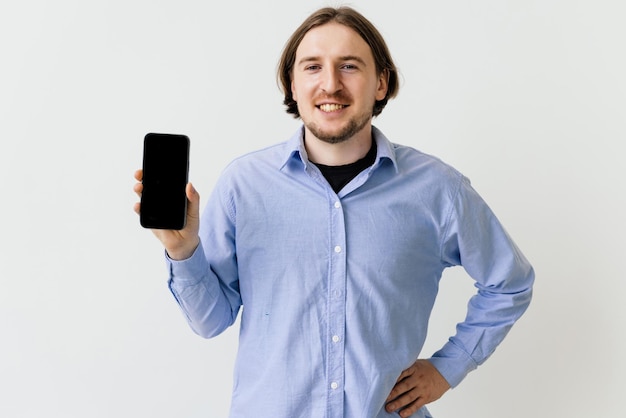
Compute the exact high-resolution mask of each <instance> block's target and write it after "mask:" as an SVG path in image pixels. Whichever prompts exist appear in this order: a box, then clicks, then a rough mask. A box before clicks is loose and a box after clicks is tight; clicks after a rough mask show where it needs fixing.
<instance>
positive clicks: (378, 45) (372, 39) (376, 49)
mask: <svg viewBox="0 0 626 418" xmlns="http://www.w3.org/2000/svg"><path fill="white" fill-rule="evenodd" d="M331 23H335V24H339V25H343V26H346V27H347V28H350V29H351V30H352V31H354V32H356V33H357V34H358V35H359V36H360V37H361V38H362V39H363V41H365V43H366V44H367V45H368V46H369V49H370V51H371V54H372V56H373V59H374V64H375V71H376V74H377V75H378V76H380V77H383V78H384V80H385V83H386V94H385V95H384V97H382V98H380V99H377V100H375V102H374V105H373V108H372V114H371V116H378V115H379V114H380V113H381V112H382V110H383V108H384V107H385V105H386V104H387V101H388V100H389V99H391V98H393V97H395V96H396V94H397V93H398V87H399V85H398V73H397V69H396V66H395V64H394V63H393V60H392V58H391V54H390V53H389V49H388V48H387V44H386V43H385V40H384V39H383V37H382V35H381V34H380V33H379V32H378V30H377V29H376V28H375V27H374V25H373V24H372V23H371V22H370V21H369V20H367V19H366V18H365V17H364V16H362V15H361V14H360V13H358V12H357V11H355V10H354V9H352V8H349V7H339V8H331V7H327V8H323V9H320V10H318V11H316V12H314V13H313V14H312V15H310V16H309V17H308V18H307V19H306V20H305V21H304V22H303V23H302V24H301V25H300V27H299V28H298V29H297V30H296V31H295V32H294V33H293V35H292V36H291V38H290V39H289V40H288V41H287V44H286V45H285V48H284V50H283V54H282V56H281V59H280V62H279V65H278V78H279V80H280V84H281V88H282V90H283V93H284V95H285V98H284V101H283V103H284V104H285V105H286V106H287V113H290V114H293V115H294V117H296V118H299V117H301V114H300V111H299V109H298V103H297V101H296V100H295V99H294V94H293V88H294V86H293V79H294V74H293V71H294V67H295V65H296V54H297V51H298V47H299V46H300V44H301V42H302V40H303V39H304V37H305V36H306V35H307V34H308V33H309V31H311V30H312V29H315V28H318V27H320V26H323V25H327V24H331Z"/></svg>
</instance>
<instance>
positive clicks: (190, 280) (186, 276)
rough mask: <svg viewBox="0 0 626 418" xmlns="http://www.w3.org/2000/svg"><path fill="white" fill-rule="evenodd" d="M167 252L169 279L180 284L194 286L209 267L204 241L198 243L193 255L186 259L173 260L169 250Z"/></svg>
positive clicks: (166, 260)
mask: <svg viewBox="0 0 626 418" xmlns="http://www.w3.org/2000/svg"><path fill="white" fill-rule="evenodd" d="M164 253H165V262H166V264H167V270H168V271H169V280H170V281H174V282H176V283H177V284H179V285H183V286H193V285H195V284H198V283H199V282H200V281H201V280H202V277H204V276H205V275H206V271H207V269H208V268H209V265H208V262H207V259H206V257H205V256H204V250H203V248H202V242H200V243H199V244H198V247H196V249H195V251H194V252H193V254H192V255H191V257H189V258H186V259H184V260H172V259H171V258H170V257H169V255H168V254H167V251H165V252H164Z"/></svg>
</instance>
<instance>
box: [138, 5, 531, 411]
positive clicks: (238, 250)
mask: <svg viewBox="0 0 626 418" xmlns="http://www.w3.org/2000/svg"><path fill="white" fill-rule="evenodd" d="M279 78H280V80H281V83H282V86H283V89H284V93H285V105H287V111H288V112H289V113H291V114H293V115H295V116H296V117H300V118H301V119H302V121H303V125H304V126H303V127H302V129H300V130H298V132H296V134H295V135H294V136H293V137H292V138H291V139H290V140H289V141H287V142H284V143H280V144H278V145H276V146H273V147H269V148H267V149H264V150H261V151H257V152H254V153H251V154H248V155H245V156H243V157H241V158H238V159H236V160H235V161H233V162H232V163H231V164H230V165H229V166H228V167H227V168H226V169H225V171H224V173H223V175H222V176H221V178H220V180H219V181H218V183H217V185H216V187H215V190H214V191H213V193H212V196H211V198H210V199H209V201H208V203H207V206H206V208H205V211H204V213H203V216H202V218H200V216H199V202H200V198H199V195H198V193H197V192H196V191H195V190H194V189H193V187H192V186H191V185H188V187H187V196H188V199H189V212H188V221H187V226H186V227H185V229H184V230H182V231H154V233H155V234H156V236H157V237H158V238H159V239H160V240H161V242H162V243H163V245H164V246H165V249H166V251H167V259H168V263H169V271H170V282H169V285H170V289H171V291H172V293H173V295H174V296H175V298H176V301H177V302H178V304H179V305H180V307H181V309H182V310H183V312H184V313H185V315H186V318H187V320H188V322H189V325H190V326H191V328H192V329H193V330H194V331H195V332H196V333H198V334H199V335H201V336H204V337H212V336H215V335H217V334H219V333H221V332H222V331H223V330H224V329H226V328H227V327H228V326H230V325H232V324H233V322H234V321H235V318H236V317H237V315H238V313H239V310H240V308H241V307H243V310H242V318H241V330H240V341H239V352H238V356H237V362H236V370H235V376H234V388H233V397H232V403H231V417H237V418H239V417H244V418H250V417H268V418H269V417H271V418H274V417H285V418H292V417H310V418H321V417H327V418H335V417H354V418H364V417H387V416H401V417H428V416H430V414H429V413H428V411H427V409H426V408H425V407H424V405H426V404H427V403H429V402H432V401H434V400H436V399H438V398H439V397H441V396H442V395H443V394H444V392H446V390H448V389H449V388H450V387H454V386H456V385H458V384H459V383H460V382H461V380H462V379H463V378H464V377H465V376H466V375H467V373H469V372H470V371H471V370H473V369H475V368H476V367H477V365H479V364H481V363H482V362H483V361H485V360H486V359H487V357H488V356H489V355H490V354H491V353H492V352H493V351H494V349H495V348H496V346H497V345H498V344H499V343H500V342H501V341H502V339H503V338H504V336H505V335H506V333H507V332H508V330H509V329H510V327H511V326H512V325H513V323H514V322H515V321H516V320H517V319H518V318H519V317H520V315H521V314H522V313H523V312H524V311H525V309H526V307H527V306H528V303H529V302H530V298H531V288H532V282H533V278H534V273H533V270H532V267H531V266H530V265H529V263H528V262H527V261H526V259H525V258H524V256H523V255H522V254H521V252H520V251H519V250H518V249H517V247H516V246H515V244H514V243H513V242H512V240H511V239H510V238H509V236H508V235H507V234H506V232H505V231H504V229H503V228H502V226H501V225H500V223H499V222H498V220H497V219H496V217H495V216H494V215H493V213H492V212H491V210H490V209H489V208H488V206H487V205H486V204H485V202H484V201H483V200H482V199H481V198H480V197H479V196H478V194H477V193H476V192H475V191H474V190H473V189H472V188H471V186H470V184H469V181H468V180H467V179H466V178H465V177H463V176H462V175H461V174H460V173H458V172H457V171H456V170H454V169H453V168H451V167H449V166H448V165H446V164H444V163H442V162H441V161H439V160H438V159H436V158H433V157H431V156H428V155H425V154H423V153H420V152H418V151H416V150H414V149H411V148H408V147H405V146H401V145H396V144H393V143H391V142H390V141H389V140H388V139H387V138H386V137H385V136H384V135H383V134H382V132H380V131H379V130H378V129H376V128H374V127H373V126H372V118H373V117H374V116H376V115H378V114H379V113H380V112H381V111H382V110H383V108H384V107H385V104H386V103H387V100H388V99H389V98H392V97H394V96H395V94H396V93H397V89H398V84H397V73H396V68H395V66H394V64H393V61H392V59H391V57H390V55H389V52H388V49H387V47H386V45H385V42H384V40H383V39H382V37H381V35H380V34H379V32H378V31H377V30H376V29H375V28H374V26H372V24H371V23H370V22H369V21H368V20H366V19H365V18H364V17H363V16H362V15H360V14H359V13H357V12H356V11H354V10H353V9H350V8H346V7H341V8H338V9H334V8H324V9H321V10H319V11H317V12H315V13H313V14H312V15H311V16H310V17H309V18H308V19H307V20H306V21H305V22H304V23H303V24H302V25H301V26H300V28H298V29H297V30H296V32H295V33H294V34H293V35H292V37H291V39H290V40H289V41H288V43H287V45H286V47H285V49H284V52H283V56H282V58H281V61H280V65H279ZM141 177H142V173H141V171H139V172H137V173H136V178H137V180H139V181H140V180H141ZM141 190H142V187H141V184H137V185H136V186H135V191H136V192H137V193H139V194H140V193H141ZM135 210H136V211H137V212H139V210H140V207H139V204H137V205H136V207H135ZM453 265H463V267H464V268H465V270H466V271H467V272H468V273H469V275H470V276H471V277H472V278H473V279H474V280H475V281H476V286H477V288H478V292H477V294H476V295H475V296H474V297H473V298H472V299H471V301H470V303H469V308H468V313H467V318H466V320H465V321H464V322H463V323H462V324H459V326H458V328H457V334H456V335H455V336H453V337H452V338H450V340H449V341H448V342H446V343H445V344H444V346H443V347H442V348H441V350H439V351H438V352H437V353H435V354H434V355H433V356H432V357H430V358H429V359H418V356H419V354H420V350H421V348H422V345H423V343H424V340H425V338H426V328H427V324H428V319H429V315H430V312H431V309H432V306H433V304H434V301H435V297H436V295H437V289H438V283H439V279H440V277H441V274H442V271H443V270H444V269H445V268H446V267H449V266H453ZM416 359H417V360H416Z"/></svg>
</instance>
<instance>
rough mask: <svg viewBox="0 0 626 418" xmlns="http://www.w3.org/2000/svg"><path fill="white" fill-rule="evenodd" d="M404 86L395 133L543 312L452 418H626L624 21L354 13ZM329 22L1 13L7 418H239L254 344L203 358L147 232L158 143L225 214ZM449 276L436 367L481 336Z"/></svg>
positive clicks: (587, 9)
mask: <svg viewBox="0 0 626 418" xmlns="http://www.w3.org/2000/svg"><path fill="white" fill-rule="evenodd" d="M351 4H352V5H354V6H355V7H357V8H358V9H359V10H360V11H362V12H363V13H364V14H365V15H366V16H368V17H370V18H371V20H372V21H373V22H374V23H375V24H376V25H377V26H378V27H379V29H380V30H381V32H382V33H383V34H384V35H385V36H386V38H387V41H388V43H389V45H390V48H391V50H392V53H393V54H394V56H395V59H396V61H397V64H398V65H399V67H400V69H401V71H402V74H403V85H402V89H401V93H400V96H399V97H398V98H397V99H396V100H395V101H393V102H391V103H390V104H389V106H388V107H387V109H386V110H385V111H384V112H383V114H382V115H381V116H380V117H379V118H378V120H377V121H376V122H375V123H376V125H378V126H379V127H380V128H382V129H383V130H384V131H385V132H386V133H387V135H388V136H389V137H390V138H391V139H392V140H394V141H395V142H400V143H404V144H408V145H412V146H414V147H416V148H419V149H421V150H423V151H426V152H429V153H432V154H435V155H437V156H439V157H441V158H442V159H443V160H445V161H447V162H449V163H451V164H452V165H454V166H456V167H457V168H458V169H459V170H461V171H462V172H464V173H465V174H466V175H467V176H468V177H470V178H471V179H472V181H473V184H474V186H475V187H476V188H477V189H478V191H479V192H480V193H481V194H482V195H483V196H484V197H485V199H486V200H487V201H488V202H489V203H490V204H491V206H492V207H493V209H494V210H495V211H496V213H497V214H498V215H499V217H500V218H501V219H502V221H503V222H504V223H505V225H506V226H507V228H508V229H509V232H510V233H511V234H512V235H513V237H514V238H515V239H516V241H517V243H518V244H519V246H520V247H521V248H522V249H523V250H524V252H525V253H526V255H527V256H528V258H529V259H530V260H531V261H532V262H533V264H534V265H535V267H536V271H537V285H536V296H535V299H534V301H533V304H532V306H531V308H530V310H529V311H528V313H527V315H526V316H525V317H523V319H522V320H521V321H520V322H519V323H518V325H517V326H516V327H515V328H514V329H513V331H512V332H511V334H510V335H509V338H508V339H507V340H506V341H505V342H504V343H503V344H502V346H501V347H500V348H499V349H498V351H497V352H496V354H495V355H494V356H493V357H492V358H491V359H490V360H489V361H488V362H487V363H486V364H485V365H484V366H483V367H481V368H479V369H478V370H477V371H475V372H474V373H472V374H471V375H470V376H469V377H468V378H467V380H466V381H465V382H464V383H463V384H462V385H461V386H460V387H458V388H457V389H455V390H453V391H451V392H449V393H448V394H447V395H446V396H445V397H444V398H443V399H442V400H440V401H438V402H437V403H435V404H434V405H432V407H431V410H432V411H433V412H434V413H436V416H437V417H438V418H444V417H464V418H473V417H481V418H485V417H494V418H501V417H503V416H506V417H508V418H518V417H519V418H521V417H530V416H533V417H549V418H554V417H566V416H567V417H585V416H593V417H602V418H613V417H615V418H617V417H623V416H624V411H625V410H626V408H624V407H623V406H622V405H623V399H622V397H623V392H624V384H623V375H624V374H625V373H626V364H625V360H624V355H623V353H624V352H626V343H625V340H624V328H625V327H624V324H625V319H626V306H625V304H624V303H623V302H622V298H623V295H624V294H625V290H626V284H625V280H623V279H624V272H623V267H622V262H623V259H624V250H626V245H625V244H624V236H625V235H626V221H624V214H625V213H626V200H625V197H624V192H625V188H624V183H623V180H624V176H625V174H626V170H625V168H624V166H625V164H624V163H623V156H622V155H621V154H620V151H621V149H622V148H623V143H624V139H625V136H626V124H625V116H626V100H625V97H626V82H625V76H624V74H626V54H624V40H625V39H626V29H624V24H623V22H624V17H625V12H626V6H624V3H623V2H621V1H619V0H615V1H610V0H578V1H577V0H541V1H539V0H528V1H523V2H522V1H513V0H500V1H496V0H475V1H471V2H468V1H464V0H450V1H429V2H428V1H405V2H400V1H392V0H386V1H380V0H369V1H353V2H352V3H351ZM323 5H326V3H322V2H320V3H317V2H295V1H290V0H281V1H274V2H270V1H255V0H246V1H239V2H222V3H219V4H216V3H215V2H208V1H186V0H179V1H158V2H157V1H148V0H143V1H121V0H109V1H98V2H96V1H93V2H86V1H78V0H58V1H55V2H52V1H44V0H34V1H29V2H8V1H7V2H4V3H3V4H2V5H1V6H0V54H1V64H0V137H1V141H2V142H1V148H0V196H2V200H1V204H0V214H1V218H0V219H1V221H2V233H1V237H2V238H1V239H0V281H1V283H0V338H1V340H0V341H1V342H0V416H2V417H27V418H31V417H71V418H73V417H81V418H82V417H94V418H99V417H154V418H158V417H173V416H176V417H190V418H192V417H224V416H226V413H227V410H228V404H229V394H230V386H231V369H232V364H233V359H234V351H235V350H236V346H237V342H236V341H237V330H236V329H235V328H233V329H231V330H229V331H227V332H226V333H225V334H223V335H221V336H219V337H218V338H215V339H213V340H202V339H200V338H199V337H196V336H195V335H194V334H193V333H192V332H191V331H190V330H189V329H188V328H187V325H186V324H185V321H184V319H183V317H182V315H180V313H179V311H178V308H177V306H176V305H175V303H174V300H173V299H172V297H170V295H169V293H168V289H167V287H166V274H165V271H164V268H163V267H164V265H163V261H162V252H161V251H162V250H161V248H160V246H159V244H158V242H157V241H156V240H155V239H154V238H153V237H152V236H151V234H150V233H149V232H148V231H145V230H143V229H141V228H140V227H139V222H138V219H137V217H136V215H135V214H134V213H133V212H132V205H133V203H134V202H135V200H136V197H135V196H134V194H133V193H132V191H131V189H132V185H133V183H134V180H133V179H132V173H133V171H134V170H135V169H136V168H138V167H139V166H140V163H141V141H142V138H143V135H144V134H145V133H146V132H148V131H162V132H180V133H185V134H187V135H189V136H190V137H191V139H192V153H193V154H192V161H191V164H192V168H191V177H192V180H193V181H194V183H195V184H196V187H197V188H198V189H199V190H200V192H201V194H202V195H203V197H204V198H206V197H207V196H208V194H209V192H210V190H211V188H212V186H213V184H214V182H215V180H216V177H217V175H218V174H219V172H220V171H221V169H222V168H223V167H224V165H225V164H226V163H227V162H229V161H230V160H231V159H232V158H233V157H235V156H237V155H239V154H241V153H243V152H246V151H249V150H252V149H256V148H259V147H262V146H264V145H267V144H271V143H275V142H278V141H282V140H284V139H286V138H287V137H288V136H289V135H290V134H291V133H292V132H293V131H294V129H295V128H296V126H297V122H296V121H294V120H292V119H291V118H290V117H289V116H287V115H286V114H285V113H284V112H283V110H282V105H281V95H280V93H279V91H278V89H277V87H276V82H275V76H274V70H275V67H276V61H277V59H278V56H279V54H280V50H281V48H282V46H283V44H284V42H285V41H286V39H287V37H288V36H289V34H290V33H291V32H292V31H293V30H294V29H295V27H296V26H297V25H298V24H299V23H300V21H301V20H303V19H304V18H305V17H306V16H307V15H308V14H309V13H310V12H312V11H313V10H314V9H316V8H317V7H319V6H323ZM471 291H472V287H471V282H470V281H469V280H467V279H466V277H465V276H464V274H463V272H462V270H451V271H450V272H449V274H447V275H446V277H445V278H444V283H443V288H442V293H441V298H440V300H439V301H438V304H437V306H436V310H435V313H434V317H433V319H432V332H431V334H430V337H429V340H428V342H427V347H426V348H425V352H424V355H429V354H430V353H431V352H432V351H433V350H434V349H436V348H438V347H439V346H440V345H441V344H442V343H443V342H444V341H445V339H446V338H447V337H448V335H449V334H450V333H451V332H452V331H453V327H454V324H455V323H456V322H458V321H460V320H461V319H462V317H463V312H464V309H465V301H466V299H467V297H468V295H469V294H470V292H471Z"/></svg>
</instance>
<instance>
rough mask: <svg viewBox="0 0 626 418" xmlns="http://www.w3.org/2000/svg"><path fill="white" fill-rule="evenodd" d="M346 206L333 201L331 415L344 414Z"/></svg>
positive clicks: (333, 417) (330, 335)
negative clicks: (344, 207)
mask: <svg viewBox="0 0 626 418" xmlns="http://www.w3.org/2000/svg"><path fill="white" fill-rule="evenodd" d="M345 230H346V228H345V222H344V216H343V206H342V204H341V202H340V201H337V200H336V201H334V202H331V240H332V241H331V242H334V245H333V247H331V248H332V256H331V268H330V280H329V288H328V290H329V295H328V303H329V310H328V312H329V318H328V326H329V328H328V330H327V331H328V334H327V335H328V336H329V341H328V353H329V356H328V358H329V360H328V361H329V363H328V382H329V383H328V388H329V399H328V411H329V414H328V416H329V417H332V418H335V417H343V385H344V382H343V379H344V338H343V335H344V333H345V312H346V306H345V287H346V249H345V242H346V238H345Z"/></svg>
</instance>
